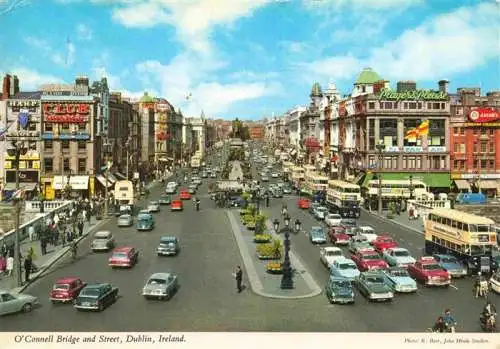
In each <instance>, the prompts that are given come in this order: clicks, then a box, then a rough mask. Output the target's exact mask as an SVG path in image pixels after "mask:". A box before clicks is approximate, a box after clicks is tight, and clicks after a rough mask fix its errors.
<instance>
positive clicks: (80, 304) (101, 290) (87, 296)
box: [73, 284, 118, 311]
mask: <svg viewBox="0 0 500 349" xmlns="http://www.w3.org/2000/svg"><path fill="white" fill-rule="evenodd" d="M117 298H118V287H113V286H111V284H91V285H87V286H85V287H84V288H83V289H82V290H81V291H80V294H79V295H78V297H76V299H75V303H74V305H73V306H74V307H75V308H76V310H95V311H103V310H104V308H107V307H108V306H109V305H111V304H113V303H114V302H115V301H116V299H117Z"/></svg>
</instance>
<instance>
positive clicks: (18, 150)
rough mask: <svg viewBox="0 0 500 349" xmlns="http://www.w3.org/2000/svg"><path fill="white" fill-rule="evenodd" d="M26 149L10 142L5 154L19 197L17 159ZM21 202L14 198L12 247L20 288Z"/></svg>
mask: <svg viewBox="0 0 500 349" xmlns="http://www.w3.org/2000/svg"><path fill="white" fill-rule="evenodd" d="M27 152H28V148H26V147H25V146H24V143H22V142H12V144H11V147H9V148H7V154H8V155H9V156H12V157H14V158H15V160H14V161H15V177H16V195H19V193H18V191H19V159H20V158H21V155H25V154H26V153H27ZM21 200H22V196H21V195H19V197H16V198H15V200H14V205H15V211H16V216H15V245H14V272H15V274H16V279H17V286H19V287H20V286H22V284H23V278H22V267H21V238H20V231H19V225H20V218H21Z"/></svg>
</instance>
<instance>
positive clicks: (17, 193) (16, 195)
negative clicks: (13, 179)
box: [12, 189, 24, 200]
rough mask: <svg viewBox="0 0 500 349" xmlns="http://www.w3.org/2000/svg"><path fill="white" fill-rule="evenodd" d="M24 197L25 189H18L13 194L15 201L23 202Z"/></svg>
mask: <svg viewBox="0 0 500 349" xmlns="http://www.w3.org/2000/svg"><path fill="white" fill-rule="evenodd" d="M23 197H24V189H18V190H16V191H15V192H14V194H12V199H13V200H21V199H22V198H23Z"/></svg>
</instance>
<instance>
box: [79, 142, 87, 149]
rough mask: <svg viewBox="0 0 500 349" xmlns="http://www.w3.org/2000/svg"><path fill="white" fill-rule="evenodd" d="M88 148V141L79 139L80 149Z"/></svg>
mask: <svg viewBox="0 0 500 349" xmlns="http://www.w3.org/2000/svg"><path fill="white" fill-rule="evenodd" d="M86 149H87V142H85V141H78V150H86Z"/></svg>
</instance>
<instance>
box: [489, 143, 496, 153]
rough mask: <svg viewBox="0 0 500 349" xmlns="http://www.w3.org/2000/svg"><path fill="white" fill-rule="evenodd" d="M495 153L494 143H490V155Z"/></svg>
mask: <svg viewBox="0 0 500 349" xmlns="http://www.w3.org/2000/svg"><path fill="white" fill-rule="evenodd" d="M494 152H495V143H493V142H491V143H490V153H494Z"/></svg>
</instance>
